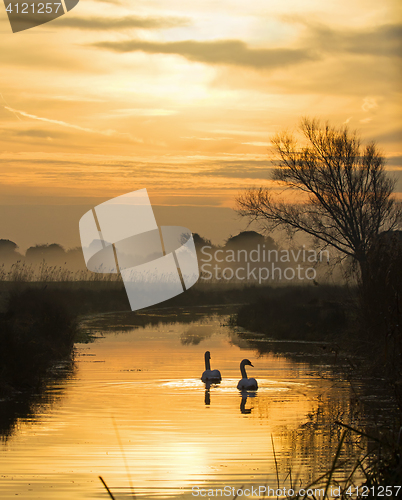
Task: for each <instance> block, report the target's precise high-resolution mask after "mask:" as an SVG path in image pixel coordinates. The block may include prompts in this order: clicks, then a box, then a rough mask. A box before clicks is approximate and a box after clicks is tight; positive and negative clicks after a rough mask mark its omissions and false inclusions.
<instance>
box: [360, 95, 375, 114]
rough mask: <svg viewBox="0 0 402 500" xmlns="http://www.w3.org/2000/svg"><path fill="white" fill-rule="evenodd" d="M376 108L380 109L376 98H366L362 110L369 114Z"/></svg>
mask: <svg viewBox="0 0 402 500" xmlns="http://www.w3.org/2000/svg"><path fill="white" fill-rule="evenodd" d="M375 108H378V104H377V101H376V100H375V99H374V97H365V98H364V100H363V104H362V110H363V111H365V112H368V111H370V110H372V109H375Z"/></svg>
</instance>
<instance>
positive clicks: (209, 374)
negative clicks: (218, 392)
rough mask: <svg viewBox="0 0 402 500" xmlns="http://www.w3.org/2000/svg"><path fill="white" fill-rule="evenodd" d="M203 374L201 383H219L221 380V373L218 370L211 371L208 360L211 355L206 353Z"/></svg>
mask: <svg viewBox="0 0 402 500" xmlns="http://www.w3.org/2000/svg"><path fill="white" fill-rule="evenodd" d="M204 356H205V372H204V373H203V374H202V376H201V380H202V381H203V382H220V381H221V380H222V377H221V372H220V371H219V370H211V364H210V362H209V360H210V359H211V353H210V352H209V351H207V352H206V353H205V355H204Z"/></svg>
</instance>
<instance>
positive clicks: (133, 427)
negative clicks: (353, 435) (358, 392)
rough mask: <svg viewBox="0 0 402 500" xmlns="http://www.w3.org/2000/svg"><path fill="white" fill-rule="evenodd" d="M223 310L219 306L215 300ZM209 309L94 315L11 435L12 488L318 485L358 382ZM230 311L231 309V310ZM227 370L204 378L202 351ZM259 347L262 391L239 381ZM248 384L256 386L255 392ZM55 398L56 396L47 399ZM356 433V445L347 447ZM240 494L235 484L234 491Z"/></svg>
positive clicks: (5, 489)
mask: <svg viewBox="0 0 402 500" xmlns="http://www.w3.org/2000/svg"><path fill="white" fill-rule="evenodd" d="M209 311H211V310H209ZM213 312H214V314H212V315H209V316H208V315H206V313H205V312H203V310H202V309H199V310H198V312H194V311H193V312H191V313H190V312H186V311H182V313H181V314H180V317H179V321H175V316H174V315H173V314H172V316H171V317H169V316H167V317H162V316H160V315H158V314H155V315H154V316H153V317H150V316H146V315H144V316H142V317H139V319H140V323H142V324H143V325H144V326H137V327H135V326H134V324H135V323H136V322H138V317H137V319H135V320H133V317H134V316H133V315H132V314H114V315H106V316H103V317H94V318H91V319H87V320H85V322H83V325H82V326H83V328H85V329H86V330H87V331H90V332H91V333H92V334H94V335H96V339H95V341H94V342H93V343H91V344H78V345H77V355H76V368H75V370H74V372H73V374H72V375H71V376H70V377H68V378H66V379H64V380H59V381H58V382H53V383H51V384H50V385H49V388H48V391H47V394H46V398H44V399H43V400H42V403H41V404H40V405H38V406H37V408H36V412H35V415H31V416H29V417H25V418H20V419H19V420H18V423H17V426H16V429H15V431H14V433H13V434H12V435H11V436H10V437H9V438H8V440H7V441H6V442H4V443H3V444H1V445H0V491H1V498H2V499H9V498H15V497H16V496H17V495H19V496H20V497H22V498H24V499H41V500H43V499H59V500H61V499H69V500H70V499H91V498H100V499H101V498H108V495H107V493H106V491H105V490H104V488H103V486H102V484H101V483H100V480H99V479H98V476H99V475H100V476H102V477H103V478H104V479H105V481H106V483H107V484H108V486H109V487H110V489H111V491H112V492H113V494H114V495H115V497H116V499H124V498H131V497H132V494H131V487H132V488H133V490H134V491H135V494H136V496H137V498H138V497H141V498H149V497H154V498H170V497H179V496H181V497H183V498H184V497H186V498H188V499H189V498H195V497H194V496H192V494H191V489H192V487H193V486H199V487H202V488H223V487H224V486H231V487H240V486H241V485H247V484H252V485H255V486H259V485H267V484H268V485H269V486H271V487H272V488H273V487H275V488H276V484H277V479H276V468H275V459H274V453H273V446H274V449H275V454H276V460H277V465H278V472H279V476H280V481H281V485H284V484H285V485H287V486H288V487H289V486H290V483H289V477H287V476H288V473H289V470H290V469H291V471H292V478H293V481H294V482H295V478H298V481H299V482H300V480H301V482H302V483H303V485H306V484H307V483H308V481H309V480H311V479H314V478H315V477H317V476H318V475H319V474H320V473H322V472H324V471H325V470H326V467H327V466H328V464H329V463H330V462H331V460H332V457H333V456H334V453H335V451H336V447H337V444H338V440H339V437H340V430H339V428H338V427H337V426H335V425H334V420H335V419H337V418H338V419H341V420H343V421H344V422H352V420H353V411H354V409H353V398H352V396H353V395H352V394H351V392H350V389H349V387H348V385H347V384H346V383H344V382H342V381H341V380H338V381H334V380H333V378H330V377H329V375H328V373H327V372H326V369H325V366H324V367H323V366H321V367H314V366H313V365H311V364H309V365H307V364H305V363H303V362H297V361H292V360H290V359H289V358H287V357H285V356H282V355H277V354H275V355H274V354H272V353H266V354H260V352H259V351H263V349H258V347H256V345H257V346H258V343H261V345H262V342H261V339H258V338H255V339H254V342H252V343H250V340H245V339H244V336H243V335H242V334H238V333H236V332H234V331H233V330H232V329H230V328H229V326H227V325H226V324H227V320H228V316H227V310H226V311H225V310H219V309H218V308H216V309H215V311H213ZM225 314H226V315H225ZM206 350H209V351H211V356H212V359H211V367H212V369H215V368H217V369H219V370H220V371H221V373H222V376H223V380H222V383H221V384H219V385H213V386H211V387H210V389H209V390H208V389H206V387H205V385H204V384H203V383H202V382H201V380H200V376H201V374H202V372H203V370H204V352H205V351H206ZM243 358H249V359H250V360H251V362H252V363H253V364H254V368H251V367H248V374H249V376H252V377H255V378H256V379H257V380H258V384H259V389H258V391H257V392H256V393H248V394H247V395H242V394H240V393H239V391H238V390H237V389H236V385H237V382H238V380H239V379H240V378H241V377H240V370H239V364H240V361H241V360H242V359H243ZM246 396H247V397H246ZM46 401H49V402H48V403H47V402H46ZM354 452H355V446H354V445H353V443H349V444H348V445H347V446H346V447H345V451H344V456H343V458H345V457H347V455H349V454H350V455H353V453H354ZM230 498H232V497H230Z"/></svg>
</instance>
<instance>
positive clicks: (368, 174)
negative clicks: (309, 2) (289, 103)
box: [236, 118, 402, 281]
mask: <svg viewBox="0 0 402 500" xmlns="http://www.w3.org/2000/svg"><path fill="white" fill-rule="evenodd" d="M300 131H301V133H302V135H303V136H304V139H305V144H304V145H302V146H299V144H298V142H297V139H296V138H295V136H294V135H292V134H289V133H288V132H282V133H279V134H277V135H276V136H275V137H273V139H272V142H273V144H274V147H275V149H276V151H277V153H278V154H279V158H280V164H279V166H278V167H277V168H275V169H274V171H273V176H272V179H273V180H275V181H278V182H279V183H280V185H282V186H283V187H284V188H287V189H288V190H290V192H291V194H293V198H294V196H295V193H297V192H298V193H300V194H302V195H304V198H303V199H302V200H301V201H300V202H298V203H297V202H296V203H295V202H294V201H288V200H289V199H290V197H289V196H288V198H287V200H284V199H280V198H277V197H276V196H275V195H274V192H273V190H271V189H268V188H259V189H250V190H248V191H246V192H245V193H244V194H242V195H240V196H239V197H238V198H237V200H236V201H237V208H238V213H239V214H240V215H242V216H245V217H248V218H250V219H251V220H255V221H258V222H260V223H261V224H262V226H263V227H264V228H265V229H271V230H272V229H275V228H278V227H282V228H286V229H287V230H289V231H290V232H293V233H295V232H298V231H301V232H304V233H307V234H309V235H310V236H312V237H314V238H317V239H318V240H320V241H321V242H322V243H323V244H324V245H329V246H331V247H334V248H336V249H337V250H338V251H340V252H341V253H342V254H344V255H348V256H351V257H352V258H353V259H354V260H355V261H356V262H358V264H359V266H360V270H361V277H362V279H363V281H364V279H365V276H366V270H367V266H366V263H367V256H368V252H369V251H370V247H371V245H372V244H373V241H374V240H375V239H376V237H377V235H378V234H379V233H380V232H381V231H392V230H395V229H396V228H398V226H400V224H401V219H402V216H401V215H402V211H401V207H400V204H398V203H397V202H396V200H395V198H394V197H393V190H394V186H395V181H394V180H392V179H391V178H390V177H389V176H388V175H387V174H386V172H385V169H384V164H385V162H384V158H383V157H382V156H381V154H380V152H379V150H378V148H377V146H376V145H375V144H374V143H370V144H368V145H366V146H364V147H362V146H361V144H360V139H359V137H358V136H357V133H356V132H351V131H349V129H348V128H347V127H346V126H343V127H340V128H336V127H334V126H330V125H329V124H325V125H322V124H321V123H320V122H319V121H318V120H316V119H308V118H304V119H303V120H302V122H301V125H300Z"/></svg>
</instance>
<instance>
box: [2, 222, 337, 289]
mask: <svg viewBox="0 0 402 500" xmlns="http://www.w3.org/2000/svg"><path fill="white" fill-rule="evenodd" d="M193 237H194V243H195V247H196V251H197V255H198V263H199V268H200V274H201V276H200V282H204V283H207V282H214V283H218V282H231V283H238V284H241V283H252V284H256V283H257V284H263V283H272V282H277V283H278V282H282V283H284V284H289V282H298V281H299V282H302V281H303V282H306V283H308V282H310V283H313V282H315V280H316V279H317V276H319V279H320V280H322V279H324V278H325V277H327V276H328V274H330V273H329V266H328V263H329V253H328V251H327V250H325V251H323V252H316V251H315V250H312V249H306V248H305V247H304V246H293V247H291V248H284V247H281V246H280V245H279V244H278V243H277V242H276V241H275V240H274V239H273V238H272V237H270V236H263V235H262V234H259V233H258V232H256V231H242V232H240V233H239V234H237V235H235V236H231V237H229V238H228V239H227V240H226V241H225V243H224V244H223V245H220V246H218V245H214V244H213V243H211V241H210V240H208V239H206V238H203V237H202V236H200V235H199V234H197V233H194V235H193ZM0 266H1V269H0V281H15V280H19V281H20V280H21V276H25V277H26V280H27V281H32V280H38V276H39V275H43V276H46V277H47V279H46V280H47V281H62V280H65V279H69V280H71V279H77V280H79V279H88V277H85V276H86V275H85V276H84V274H82V273H89V272H87V271H86V266H85V261H84V257H83V253H82V250H81V247H76V248H72V249H68V250H66V249H65V248H64V247H63V246H62V245H60V244H58V243H51V244H48V243H46V244H40V245H35V246H32V247H29V248H28V249H27V251H26V252H25V255H23V254H22V253H20V252H19V251H18V245H17V243H15V242H13V241H10V240H6V239H0ZM45 268H46V269H45ZM66 271H68V272H67V273H66ZM68 273H70V274H69V275H68ZM71 273H76V274H74V275H73V274H71ZM80 273H81V274H80ZM89 274H91V273H89ZM92 274H94V273H92ZM67 275H68V277H67ZM49 277H50V278H49ZM89 279H91V278H89ZM23 280H24V279H23Z"/></svg>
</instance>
